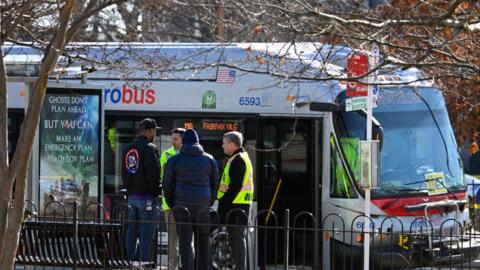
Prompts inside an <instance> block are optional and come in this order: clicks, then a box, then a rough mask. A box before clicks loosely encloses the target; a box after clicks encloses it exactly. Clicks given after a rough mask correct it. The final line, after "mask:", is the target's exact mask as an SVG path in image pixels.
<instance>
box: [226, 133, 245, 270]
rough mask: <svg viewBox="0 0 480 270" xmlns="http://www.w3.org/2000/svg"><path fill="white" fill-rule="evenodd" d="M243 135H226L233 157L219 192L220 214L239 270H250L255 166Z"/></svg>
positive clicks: (227, 147)
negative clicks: (248, 234)
mask: <svg viewBox="0 0 480 270" xmlns="http://www.w3.org/2000/svg"><path fill="white" fill-rule="evenodd" d="M242 144H243V135H242V133H240V132H237V131H232V132H228V133H225V135H223V145H222V147H223V150H224V152H225V154H227V155H228V156H229V159H228V162H227V165H226V166H225V169H224V171H223V175H222V181H221V182H220V189H219V191H218V199H219V204H218V213H219V215H220V219H221V221H222V223H223V224H226V225H228V226H227V230H228V242H229V243H230V247H231V249H232V255H233V259H234V261H235V265H236V268H235V269H238V270H244V269H246V267H247V260H246V257H247V256H246V255H247V253H246V252H247V250H246V249H247V243H246V232H247V228H246V226H247V225H248V217H249V212H250V205H251V204H252V202H253V166H252V162H251V161H250V158H249V157H248V154H247V152H245V150H244V149H243V147H242Z"/></svg>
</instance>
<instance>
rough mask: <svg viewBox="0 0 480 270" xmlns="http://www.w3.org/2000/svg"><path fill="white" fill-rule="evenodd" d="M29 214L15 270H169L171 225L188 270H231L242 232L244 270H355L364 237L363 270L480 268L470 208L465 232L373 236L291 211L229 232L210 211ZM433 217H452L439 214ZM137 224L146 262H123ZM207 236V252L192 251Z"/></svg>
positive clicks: (380, 231)
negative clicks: (144, 231) (148, 238)
mask: <svg viewBox="0 0 480 270" xmlns="http://www.w3.org/2000/svg"><path fill="white" fill-rule="evenodd" d="M27 208H28V210H29V211H27V212H28V213H30V215H29V216H27V217H26V219H25V221H24V224H23V228H22V232H21V237H20V246H19V249H18V252H17V257H16V267H17V269H27V268H24V267H25V266H26V265H35V266H40V267H41V268H39V269H81V268H95V269H116V268H118V269H136V268H143V269H168V265H169V262H170V261H169V260H170V259H171V258H169V255H168V253H169V250H168V249H169V246H168V242H169V237H171V236H169V235H168V228H172V226H175V227H176V228H177V230H178V231H182V232H181V233H180V235H182V233H183V236H181V237H180V240H181V241H189V240H188V239H189V237H188V236H187V237H186V236H185V235H186V234H185V232H187V234H188V232H189V231H190V230H191V231H192V233H193V235H194V237H193V240H190V242H191V245H192V246H194V247H197V248H196V249H195V248H194V251H193V253H192V254H190V255H189V256H191V257H192V258H196V257H198V258H199V259H198V260H194V267H193V269H204V267H202V265H200V262H205V260H206V261H207V262H208V263H209V265H210V266H211V269H237V267H236V263H237V262H236V261H235V259H234V256H233V254H232V253H233V252H232V247H231V245H230V243H229V237H228V232H229V231H232V229H234V228H237V229H239V230H240V231H241V229H242V228H245V230H246V235H245V238H246V255H245V257H246V258H245V262H246V264H247V269H325V266H328V267H330V269H348V270H352V269H361V268H362V266H363V261H362V260H363V256H362V252H363V245H364V244H365V243H364V242H363V239H364V236H365V234H367V233H368V234H370V236H371V237H370V241H371V242H370V245H371V247H372V248H371V268H370V269H417V268H418V269H479V268H480V262H477V260H479V261H480V259H479V258H478V256H479V253H480V233H478V232H477V230H478V228H479V227H480V226H476V225H477V223H478V224H479V225H480V212H478V211H476V210H475V209H472V210H471V211H472V213H471V219H472V222H471V223H467V222H460V221H459V220H456V219H454V218H446V217H445V218H443V219H442V216H439V217H440V220H441V222H439V223H435V224H434V223H433V222H432V221H431V220H429V219H428V217H424V216H420V217H417V218H415V219H414V220H409V221H408V223H407V222H406V221H405V220H404V219H402V217H388V218H383V219H379V218H378V217H372V218H371V220H370V224H373V225H372V228H370V229H366V228H364V226H362V224H363V223H364V222H365V218H366V217H365V216H363V215H359V216H356V217H354V218H353V219H348V220H347V218H345V217H342V216H341V215H339V214H335V213H333V214H330V215H327V216H324V217H323V219H321V220H320V219H318V218H316V217H315V216H314V215H313V214H312V213H309V212H298V213H291V212H290V211H289V210H285V211H284V212H282V213H275V212H270V213H269V212H268V210H261V211H258V212H257V213H256V214H255V215H252V216H248V215H247V213H245V212H243V211H241V210H238V209H236V210H232V211H231V212H229V213H228V214H227V217H226V218H227V221H228V222H227V224H222V223H221V222H220V221H222V219H221V217H220V216H219V214H218V212H216V211H215V210H213V209H202V210H201V211H200V210H198V209H197V210H196V211H195V213H196V214H197V215H196V216H194V215H193V214H192V213H193V212H191V211H189V209H186V208H175V209H172V210H171V211H170V212H164V211H162V210H161V209H160V208H159V207H157V206H153V207H152V208H151V210H150V209H138V208H136V207H134V206H132V205H128V204H126V203H121V204H118V205H117V206H116V207H115V208H114V209H112V210H111V211H110V212H109V215H106V211H105V209H104V208H103V206H102V205H100V204H96V203H93V204H90V205H88V206H87V207H85V208H84V209H78V204H77V203H73V204H72V205H68V206H66V205H63V204H61V203H60V202H56V201H52V202H50V203H48V204H47V205H46V207H45V209H44V210H43V211H42V213H48V215H37V209H36V206H35V204H33V203H32V202H28V203H27ZM138 211H151V213H152V216H151V218H150V219H143V220H138V219H131V217H132V214H133V213H136V212H138ZM439 211H440V213H446V212H451V211H458V210H456V209H453V208H447V207H446V208H445V209H441V210H439ZM477 212H478V213H477ZM70 214H71V215H70ZM168 215H173V217H174V220H175V221H176V222H175V223H174V224H172V223H169V222H168V218H167V217H168ZM106 216H108V217H109V218H108V219H106V218H105V217H106ZM267 216H268V220H267ZM244 219H248V225H246V226H244V225H242V220H244ZM136 225H148V226H151V227H152V228H153V230H154V233H152V242H151V243H148V258H147V259H139V257H138V256H136V257H135V258H133V257H132V256H129V255H131V254H129V252H128V247H127V246H128V245H130V246H131V244H132V241H130V242H128V243H127V234H128V231H129V229H131V228H133V227H135V226H136ZM205 231H206V232H207V234H208V237H209V238H208V243H207V244H205V242H203V243H200V242H201V240H202V237H201V236H202V232H203V233H204V232H205ZM199 235H200V236H199ZM182 237H183V238H182ZM185 239H186V240H185ZM316 241H317V244H315V242H316ZM190 242H189V243H188V244H189V245H190ZM184 243H185V242H184ZM134 245H135V243H134ZM184 246H185V245H184ZM201 247H207V248H208V249H210V250H209V252H208V253H207V254H210V256H207V257H208V258H206V259H205V260H202V258H203V257H202V256H196V255H195V254H206V253H205V252H204V250H203V249H202V248H201ZM184 250H185V248H184ZM327 251H328V252H327ZM185 257H186V256H185ZM179 261H181V260H179ZM184 262H185V261H184ZM183 269H185V267H184V268H183Z"/></svg>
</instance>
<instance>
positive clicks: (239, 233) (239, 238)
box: [227, 225, 247, 270]
mask: <svg viewBox="0 0 480 270" xmlns="http://www.w3.org/2000/svg"><path fill="white" fill-rule="evenodd" d="M227 231H228V242H229V243H230V248H231V249H232V256H233V260H234V262H235V265H236V267H235V269H236V270H245V269H247V239H246V234H247V227H246V226H244V225H230V226H228V227H227Z"/></svg>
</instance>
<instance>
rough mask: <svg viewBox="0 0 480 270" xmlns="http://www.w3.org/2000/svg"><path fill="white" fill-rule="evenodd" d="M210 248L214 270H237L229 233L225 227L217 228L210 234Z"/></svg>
mask: <svg viewBox="0 0 480 270" xmlns="http://www.w3.org/2000/svg"><path fill="white" fill-rule="evenodd" d="M210 246H211V247H212V265H213V269H222V270H223V269H226V270H233V269H235V265H234V262H233V257H232V250H231V249H230V244H229V243H228V233H227V230H226V229H225V228H224V227H219V228H215V229H214V230H213V231H212V232H211V233H210Z"/></svg>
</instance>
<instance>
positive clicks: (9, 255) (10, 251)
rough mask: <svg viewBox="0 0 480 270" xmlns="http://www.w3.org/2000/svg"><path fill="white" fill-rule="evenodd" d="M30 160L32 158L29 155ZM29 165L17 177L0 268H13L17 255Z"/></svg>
mask: <svg viewBox="0 0 480 270" xmlns="http://www.w3.org/2000/svg"><path fill="white" fill-rule="evenodd" d="M28 159H29V160H30V158H29V157H28ZM27 170H28V167H27V168H25V169H22V170H21V173H19V174H18V175H17V178H16V179H15V207H14V208H13V209H12V210H13V211H11V214H10V215H9V220H8V222H6V223H7V234H6V235H5V240H4V241H5V242H6V243H7V244H6V245H5V247H6V248H5V251H4V256H3V259H2V260H0V269H13V266H14V264H15V255H16V253H17V249H18V243H19V240H20V238H19V237H20V230H21V227H22V226H21V225H22V221H23V213H24V210H25V192H24V191H25V186H26V183H27V174H26V173H27Z"/></svg>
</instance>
